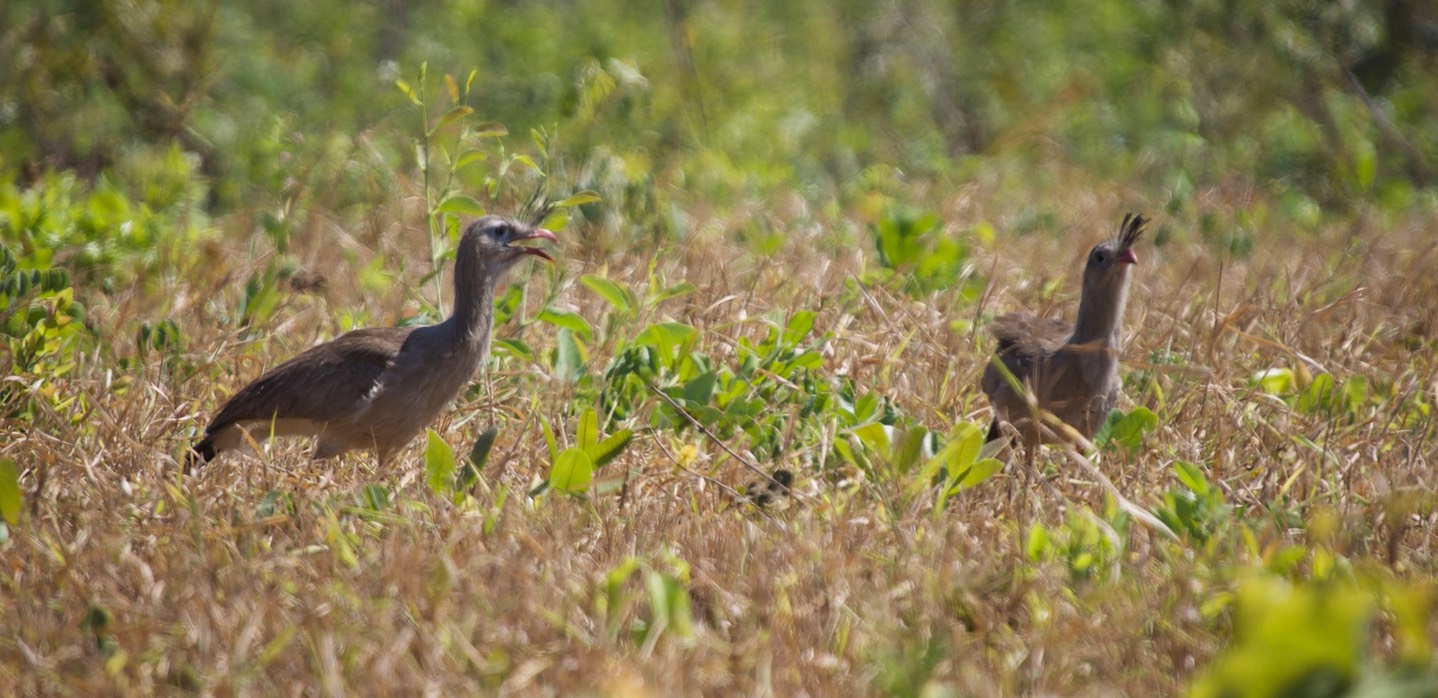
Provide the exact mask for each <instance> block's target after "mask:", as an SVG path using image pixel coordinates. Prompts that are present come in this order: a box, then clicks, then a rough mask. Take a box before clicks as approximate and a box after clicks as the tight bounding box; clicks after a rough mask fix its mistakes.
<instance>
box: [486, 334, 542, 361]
mask: <svg viewBox="0 0 1438 698" xmlns="http://www.w3.org/2000/svg"><path fill="white" fill-rule="evenodd" d="M494 346H495V348H496V349H502V350H504V351H506V352H508V353H509V354H510V355H511V356H514V357H515V358H517V359H520V360H521V361H525V362H530V363H532V362H533V361H534V350H533V349H531V348H529V345H528V344H525V343H524V340H521V339H514V338H505V339H496V340H494Z"/></svg>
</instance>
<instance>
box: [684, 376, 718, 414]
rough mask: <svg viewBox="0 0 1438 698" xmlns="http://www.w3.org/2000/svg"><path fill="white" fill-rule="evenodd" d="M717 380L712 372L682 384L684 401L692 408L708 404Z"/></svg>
mask: <svg viewBox="0 0 1438 698" xmlns="http://www.w3.org/2000/svg"><path fill="white" fill-rule="evenodd" d="M717 380H718V376H717V375H716V374H715V373H714V372H713V371H705V372H704V373H701V374H699V375H698V376H696V377H695V378H693V379H692V380H690V381H689V382H687V383H685V384H684V400H685V401H686V402H688V403H689V404H690V406H693V407H697V406H701V405H707V404H709V400H710V399H711V398H712V397H713V396H714V385H715V382H716V381H717Z"/></svg>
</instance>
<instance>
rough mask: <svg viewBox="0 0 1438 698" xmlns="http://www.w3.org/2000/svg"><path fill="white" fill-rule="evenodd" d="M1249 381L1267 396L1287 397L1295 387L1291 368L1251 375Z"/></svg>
mask: <svg viewBox="0 0 1438 698" xmlns="http://www.w3.org/2000/svg"><path fill="white" fill-rule="evenodd" d="M1250 381H1251V382H1252V383H1253V384H1254V385H1257V386H1258V387H1259V388H1261V389H1262V390H1263V392H1265V393H1268V394H1269V395H1288V394H1290V393H1292V392H1293V391H1294V389H1295V386H1296V385H1297V382H1296V381H1295V380H1294V378H1293V369H1291V368H1270V369H1265V370H1263V371H1259V372H1257V373H1255V374H1253V377H1252V378H1251V379H1250Z"/></svg>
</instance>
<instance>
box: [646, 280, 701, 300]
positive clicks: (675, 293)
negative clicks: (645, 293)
mask: <svg viewBox="0 0 1438 698" xmlns="http://www.w3.org/2000/svg"><path fill="white" fill-rule="evenodd" d="M693 292H694V284H691V283H689V282H688V281H680V282H679V283H677V284H674V285H672V286H669V287H668V288H665V289H663V290H661V291H659V292H658V293H656V294H654V297H653V298H652V299H651V300H650V302H651V303H653V304H655V305H658V304H660V303H663V302H664V301H667V300H669V299H671V298H678V297H680V296H687V295H689V294H691V293H693Z"/></svg>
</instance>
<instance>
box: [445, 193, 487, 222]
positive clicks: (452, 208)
mask: <svg viewBox="0 0 1438 698" xmlns="http://www.w3.org/2000/svg"><path fill="white" fill-rule="evenodd" d="M435 210H436V211H438V212H439V213H453V214H456V215H460V216H475V217H479V216H483V215H484V214H485V210H484V206H483V205H482V204H480V203H479V202H478V201H475V200H474V198H472V197H468V196H464V195H463V194H455V195H453V196H450V197H449V198H447V199H445V200H444V202H443V203H441V204H440V205H439V208H437V209H435Z"/></svg>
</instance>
